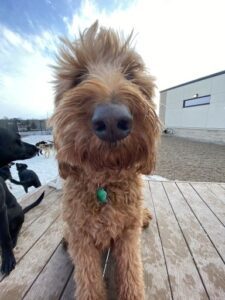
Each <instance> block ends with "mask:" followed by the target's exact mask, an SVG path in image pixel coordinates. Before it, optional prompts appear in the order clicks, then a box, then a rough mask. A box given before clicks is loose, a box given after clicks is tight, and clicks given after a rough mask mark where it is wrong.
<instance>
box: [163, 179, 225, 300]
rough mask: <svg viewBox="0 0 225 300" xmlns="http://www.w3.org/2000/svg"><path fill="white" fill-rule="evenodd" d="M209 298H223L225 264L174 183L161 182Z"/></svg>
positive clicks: (224, 295) (224, 294) (224, 291)
mask: <svg viewBox="0 0 225 300" xmlns="http://www.w3.org/2000/svg"><path fill="white" fill-rule="evenodd" d="M163 186H164V188H165V190H166V194H167V196H168V198H169V201H170V203H171V205H172V207H173V210H174V213H175V214H176V218H177V220H178V222H179V225H180V228H181V230H182V233H183V235H184V237H185V239H186V242H187V243H188V247H189V249H190V251H191V253H192V256H193V259H194V261H195V263H196V265H197V268H198V270H199V273H200V275H201V278H202V280H203V282H204V285H205V287H206V290H207V293H208V295H209V297H210V298H211V299H218V300H220V299H225V265H224V264H223V262H222V260H221V258H220V257H219V255H218V253H217V251H216V249H215V248H214V246H213V245H212V243H211V241H210V240H209V239H208V237H207V235H206V234H205V231H204V230H203V228H202V226H201V225H200V223H199V222H198V220H197V219H196V218H195V216H194V214H193V213H192V211H191V210H190V207H189V206H188V204H187V203H186V201H185V199H184V198H183V195H182V194H181V192H180V191H179V190H178V189H177V186H176V184H175V183H170V184H167V183H163Z"/></svg>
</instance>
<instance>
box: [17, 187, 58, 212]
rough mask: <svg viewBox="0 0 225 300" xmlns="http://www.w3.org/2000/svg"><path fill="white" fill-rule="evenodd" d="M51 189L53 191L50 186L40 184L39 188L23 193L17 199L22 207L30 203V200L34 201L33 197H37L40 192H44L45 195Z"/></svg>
mask: <svg viewBox="0 0 225 300" xmlns="http://www.w3.org/2000/svg"><path fill="white" fill-rule="evenodd" d="M52 191H54V189H53V188H50V187H49V186H47V185H42V186H40V187H39V188H37V189H35V190H34V191H32V192H29V193H27V194H25V195H23V196H22V197H20V198H19V199H18V201H19V202H20V204H21V206H22V207H25V206H27V205H29V204H31V203H32V202H34V201H35V199H37V198H38V197H39V196H40V195H41V194H42V192H45V196H47V195H48V194H49V193H51V192H52Z"/></svg>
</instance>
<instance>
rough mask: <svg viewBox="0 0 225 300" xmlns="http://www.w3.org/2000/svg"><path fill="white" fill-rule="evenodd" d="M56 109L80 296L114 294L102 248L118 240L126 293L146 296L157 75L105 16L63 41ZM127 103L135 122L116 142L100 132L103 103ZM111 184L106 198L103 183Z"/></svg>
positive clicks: (88, 299) (137, 298)
mask: <svg viewBox="0 0 225 300" xmlns="http://www.w3.org/2000/svg"><path fill="white" fill-rule="evenodd" d="M55 78H56V79H55V91H56V98H55V99H56V100H55V112H54V115H53V117H52V119H51V123H52V125H53V132H54V141H55V146H56V149H57V158H58V162H59V171H60V175H61V176H62V177H63V178H64V179H65V184H64V197H63V219H64V221H65V238H66V240H67V241H68V244H69V245H68V248H69V252H70V255H71V257H72V259H73V262H74V264H75V265H76V268H75V280H76V284H77V290H76V299H78V300H97V299H98V300H103V299H106V291H105V285H104V281H103V279H102V269H101V253H102V251H104V250H105V249H107V248H108V247H110V246H111V247H112V251H113V255H114V256H115V260H116V267H117V272H116V274H117V280H118V295H119V299H121V300H126V299H127V300H128V299H129V300H142V299H144V283H143V271H142V262H141V254H140V234H141V228H142V226H143V225H145V226H146V225H147V223H148V219H149V217H150V215H149V214H148V213H147V212H146V211H144V210H143V206H142V202H143V201H142V196H141V180H140V174H141V173H142V174H149V173H151V172H152V170H153V169H154V165H155V156H156V155H155V154H156V141H157V137H158V135H159V128H160V124H159V121H158V118H157V115H156V113H155V110H154V109H155V106H154V104H153V101H152V97H153V95H154V87H155V84H154V79H153V77H152V76H150V75H149V74H148V73H147V72H146V70H145V66H144V63H143V61H142V59H141V57H140V56H139V55H138V54H137V53H136V52H135V50H134V49H133V48H132V46H131V35H130V36H129V37H128V39H124V38H123V37H122V36H121V35H119V34H117V33H116V32H114V31H113V30H112V29H105V28H102V27H101V28H98V23H97V22H96V23H95V24H93V25H92V26H91V27H90V28H89V29H87V30H85V31H84V32H83V33H81V34H80V38H79V39H77V40H75V41H74V42H70V41H68V40H63V46H62V48H61V51H60V54H59V57H58V64H57V66H55ZM110 102H111V103H121V104H124V105H126V106H127V107H128V108H129V110H130V112H131V113H132V116H133V127H132V131H131V133H130V135H129V136H127V137H126V138H125V139H123V140H121V141H119V142H117V143H114V144H109V143H107V142H103V141H101V140H100V139H99V138H98V137H97V136H96V135H95V134H94V132H93V130H92V125H91V119H92V115H93V112H94V109H95V107H96V106H97V105H98V104H102V103H110ZM99 186H101V187H104V188H105V189H106V190H107V193H108V203H107V204H105V205H102V204H100V203H99V202H98V201H97V198H96V190H97V188H98V187H99Z"/></svg>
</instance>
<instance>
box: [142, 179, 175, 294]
mask: <svg viewBox="0 0 225 300" xmlns="http://www.w3.org/2000/svg"><path fill="white" fill-rule="evenodd" d="M143 196H144V204H145V207H147V208H148V209H149V210H150V211H151V213H152V215H153V219H152V220H151V222H150V225H149V227H148V228H147V229H145V230H143V233H142V261H143V265H144V279H145V293H146V300H148V299H149V300H150V299H152V300H153V299H155V300H158V299H160V300H164V299H165V300H167V299H172V296H171V291H170V286H169V281H168V274H167V270H166V263H165V259H164V256H163V251H162V245H161V241H160V238H159V234H158V229H157V224H156V217H155V214H154V208H153V203H152V195H151V193H150V190H149V185H148V183H147V182H145V183H144V186H143Z"/></svg>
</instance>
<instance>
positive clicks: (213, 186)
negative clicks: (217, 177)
mask: <svg viewBox="0 0 225 300" xmlns="http://www.w3.org/2000/svg"><path fill="white" fill-rule="evenodd" d="M207 187H208V189H209V190H210V191H211V192H212V193H213V194H214V195H215V196H216V197H217V198H219V199H220V200H221V201H222V202H223V203H224V204H225V189H224V188H223V187H222V186H221V185H220V184H218V183H212V182H209V183H207Z"/></svg>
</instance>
